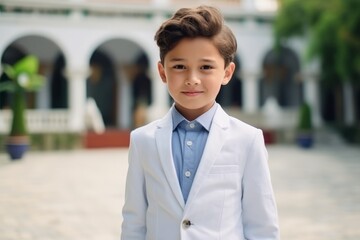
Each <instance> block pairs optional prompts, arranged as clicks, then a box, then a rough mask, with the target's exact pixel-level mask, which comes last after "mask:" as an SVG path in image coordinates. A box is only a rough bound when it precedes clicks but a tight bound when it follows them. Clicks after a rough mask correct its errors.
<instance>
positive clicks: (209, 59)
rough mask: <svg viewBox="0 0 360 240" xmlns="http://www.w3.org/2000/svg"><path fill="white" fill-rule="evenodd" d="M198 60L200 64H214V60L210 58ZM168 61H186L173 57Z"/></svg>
mask: <svg viewBox="0 0 360 240" xmlns="http://www.w3.org/2000/svg"><path fill="white" fill-rule="evenodd" d="M200 60H201V61H202V62H210V63H213V62H216V61H215V60H213V59H211V58H202V59H200ZM169 61H170V62H178V61H186V60H185V59H184V58H179V57H174V58H171V59H170V60H169Z"/></svg>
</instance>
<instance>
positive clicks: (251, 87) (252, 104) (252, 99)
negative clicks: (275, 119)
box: [242, 73, 259, 113]
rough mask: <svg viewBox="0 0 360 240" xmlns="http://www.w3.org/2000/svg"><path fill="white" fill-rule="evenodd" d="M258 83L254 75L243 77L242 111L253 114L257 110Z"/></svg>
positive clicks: (249, 74) (246, 74) (256, 76)
mask: <svg viewBox="0 0 360 240" xmlns="http://www.w3.org/2000/svg"><path fill="white" fill-rule="evenodd" d="M258 85H259V81H258V75H257V74H255V73H244V75H243V94H242V96H243V111H244V112H245V113H255V112H257V111H258V109H259V86H258Z"/></svg>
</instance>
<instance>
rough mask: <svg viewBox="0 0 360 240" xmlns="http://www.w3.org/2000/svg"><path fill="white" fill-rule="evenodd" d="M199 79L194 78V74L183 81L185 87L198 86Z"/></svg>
mask: <svg viewBox="0 0 360 240" xmlns="http://www.w3.org/2000/svg"><path fill="white" fill-rule="evenodd" d="M199 84H200V79H199V78H198V77H197V76H196V74H190V75H189V76H188V78H187V80H186V81H185V85H186V86H192V85H199Z"/></svg>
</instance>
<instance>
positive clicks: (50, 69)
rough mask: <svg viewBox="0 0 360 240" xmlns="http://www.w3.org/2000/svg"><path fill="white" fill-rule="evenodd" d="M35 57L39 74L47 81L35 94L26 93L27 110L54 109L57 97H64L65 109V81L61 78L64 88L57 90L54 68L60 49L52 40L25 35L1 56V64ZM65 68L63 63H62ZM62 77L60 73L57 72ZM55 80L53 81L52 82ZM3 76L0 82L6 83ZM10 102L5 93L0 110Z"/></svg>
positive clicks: (0, 101) (0, 103) (65, 105)
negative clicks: (28, 56) (38, 65)
mask: <svg viewBox="0 0 360 240" xmlns="http://www.w3.org/2000/svg"><path fill="white" fill-rule="evenodd" d="M29 54H32V55H35V56H36V57H38V59H39V61H40V68H39V73H40V74H42V75H44V76H45V77H46V79H47V81H45V85H44V86H43V87H42V88H41V89H40V90H39V91H38V92H36V93H34V92H32V93H27V101H26V104H27V108H30V109H31V108H32V109H36V108H45V109H47V108H55V106H54V103H53V101H54V99H58V96H65V100H64V101H66V104H63V105H62V106H63V107H67V85H66V84H67V81H66V80H65V78H62V79H61V80H60V81H62V85H65V87H62V88H57V87H56V86H57V85H56V84H57V81H56V78H54V74H56V66H57V63H56V62H57V61H56V59H57V58H58V55H61V54H62V53H61V49H60V48H59V47H58V45H57V44H56V43H54V42H53V41H52V40H50V39H48V38H46V37H43V36H39V35H27V36H23V37H20V38H18V39H16V40H14V41H13V42H12V43H11V44H10V45H9V46H8V47H7V48H5V51H4V52H3V54H2V57H1V64H10V65H12V64H14V63H16V62H17V61H18V60H20V59H21V58H23V57H24V56H26V55H29ZM63 65H64V66H65V62H64V63H63ZM59 74H61V75H62V72H59ZM54 79H55V80H54ZM6 80H7V77H6V75H5V74H3V75H2V76H1V81H6ZM54 85H55V86H54ZM9 102H10V97H9V95H8V94H7V93H2V94H1V95H0V108H7V107H8V104H9Z"/></svg>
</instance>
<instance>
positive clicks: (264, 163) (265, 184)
mask: <svg viewBox="0 0 360 240" xmlns="http://www.w3.org/2000/svg"><path fill="white" fill-rule="evenodd" d="M242 185H243V198H242V206H243V215H242V220H243V226H244V235H245V238H246V239H248V240H265V239H266V240H270V239H271V240H275V239H280V236H279V226H278V216H277V209H276V203H275V198H274V194H273V189H272V185H271V180H270V172H269V166H268V153H267V150H266V148H265V143H264V137H263V134H262V132H261V130H257V132H256V134H255V137H254V139H253V141H252V144H250V146H249V149H248V157H247V162H246V165H245V169H244V176H243V181H242Z"/></svg>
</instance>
